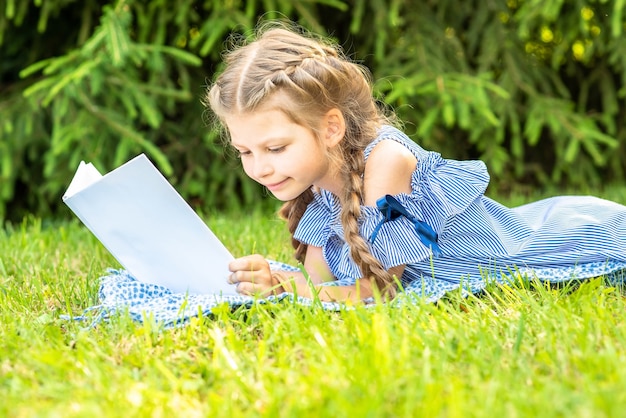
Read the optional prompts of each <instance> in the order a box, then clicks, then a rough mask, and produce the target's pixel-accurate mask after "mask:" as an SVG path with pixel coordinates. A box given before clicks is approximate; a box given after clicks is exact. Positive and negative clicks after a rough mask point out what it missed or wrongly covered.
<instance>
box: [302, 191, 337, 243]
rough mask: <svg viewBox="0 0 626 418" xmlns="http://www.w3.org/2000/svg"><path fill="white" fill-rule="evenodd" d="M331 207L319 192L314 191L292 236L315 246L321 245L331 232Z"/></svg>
mask: <svg viewBox="0 0 626 418" xmlns="http://www.w3.org/2000/svg"><path fill="white" fill-rule="evenodd" d="M331 216H332V214H331V209H330V207H329V206H328V204H327V203H326V202H325V201H324V197H323V196H322V195H321V194H318V193H315V194H314V195H313V200H312V201H311V202H310V203H309V205H308V206H307V208H306V210H305V211H304V214H303V215H302V218H300V222H298V226H297V228H296V230H295V232H294V235H293V237H294V238H295V239H297V240H298V241H300V242H303V243H305V244H307V245H313V246H315V247H323V246H324V244H326V242H327V241H328V237H329V234H330V232H331V228H330V220H331Z"/></svg>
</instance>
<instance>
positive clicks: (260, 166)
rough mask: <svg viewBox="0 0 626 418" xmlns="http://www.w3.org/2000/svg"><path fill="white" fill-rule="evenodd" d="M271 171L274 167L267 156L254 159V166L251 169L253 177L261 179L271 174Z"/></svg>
mask: <svg viewBox="0 0 626 418" xmlns="http://www.w3.org/2000/svg"><path fill="white" fill-rule="evenodd" d="M273 172H274V168H273V167H272V164H271V162H270V161H269V159H268V158H264V157H263V156H260V157H257V158H255V159H254V167H253V169H252V173H253V174H254V177H256V178H258V179H261V178H263V177H266V176H268V175H270V174H272V173H273Z"/></svg>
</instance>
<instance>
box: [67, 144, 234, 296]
mask: <svg viewBox="0 0 626 418" xmlns="http://www.w3.org/2000/svg"><path fill="white" fill-rule="evenodd" d="M87 170H89V169H88V168H87ZM96 171H97V170H96ZM88 172H89V171H88ZM90 175H93V172H91V174H90ZM90 175H89V176H90ZM86 183H89V182H86ZM77 184H79V186H80V185H82V184H81V183H77ZM70 189H72V185H71V184H70ZM70 189H68V193H67V195H68V197H66V198H65V200H64V201H65V203H66V204H67V205H68V206H69V207H70V208H71V209H72V210H73V211H74V213H76V215H77V216H78V217H79V218H80V219H81V221H82V222H83V223H84V224H85V225H86V226H87V227H88V228H89V229H90V230H91V231H92V232H93V233H94V235H95V236H96V237H97V238H98V239H99V240H100V242H101V243H102V244H103V245H104V246H105V247H106V248H107V249H108V250H109V251H110V252H111V254H112V255H113V256H114V257H115V258H116V259H117V261H119V263H120V264H121V265H122V266H123V267H124V268H126V269H127V270H128V271H129V272H130V273H131V274H132V275H133V276H134V277H135V278H137V279H138V280H140V281H144V282H147V283H154V284H158V285H162V286H165V287H167V288H169V289H170V290H172V291H173V292H189V293H197V294H223V295H228V294H230V295H232V294H236V291H235V288H234V286H233V285H230V284H228V283H227V277H228V275H229V274H230V272H229V271H228V263H229V262H230V261H231V260H232V259H233V256H232V255H231V254H230V252H229V251H228V250H227V249H226V247H224V245H223V244H222V243H221V242H220V240H219V239H218V238H217V237H216V236H215V235H214V234H213V232H212V231H211V230H210V229H209V228H208V227H207V226H206V224H205V223H204V222H203V221H202V220H201V219H200V217H199V216H198V215H197V214H196V213H195V212H194V211H193V209H192V208H191V207H190V206H189V205H188V204H187V202H185V201H184V199H183V198H182V197H181V196H180V195H179V194H178V192H176V190H175V189H174V188H173V187H172V186H171V185H170V183H169V182H168V181H167V180H166V179H165V177H163V175H162V174H161V173H160V172H159V171H158V170H157V169H156V167H154V165H152V163H151V162H150V161H149V160H148V158H147V157H146V156H145V155H143V154H142V155H140V156H138V157H136V158H134V159H133V160H131V161H129V162H128V163H126V164H124V165H122V166H121V167H119V168H117V169H115V170H113V171H112V172H110V173H108V174H105V175H104V176H102V177H101V178H100V179H99V180H97V181H95V182H92V183H90V184H88V185H87V186H85V187H83V188H82V189H81V190H80V191H78V192H76V193H74V194H73V195H72V194H70V193H69V192H71V191H72V190H70Z"/></svg>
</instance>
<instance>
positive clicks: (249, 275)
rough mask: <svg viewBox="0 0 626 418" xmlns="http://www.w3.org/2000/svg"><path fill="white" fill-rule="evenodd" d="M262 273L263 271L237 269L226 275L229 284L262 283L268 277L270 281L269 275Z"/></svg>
mask: <svg viewBox="0 0 626 418" xmlns="http://www.w3.org/2000/svg"><path fill="white" fill-rule="evenodd" d="M263 273H264V272H263V271H248V270H239V271H236V272H234V273H232V274H231V275H229V276H228V283H230V284H235V283H242V282H250V283H262V282H266V281H268V279H269V281H270V283H271V276H270V277H265V276H267V275H266V274H263Z"/></svg>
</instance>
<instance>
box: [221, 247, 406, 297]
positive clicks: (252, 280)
mask: <svg viewBox="0 0 626 418" xmlns="http://www.w3.org/2000/svg"><path fill="white" fill-rule="evenodd" d="M229 268H230V270H231V271H232V272H233V273H232V274H231V275H230V277H229V282H230V283H236V284H237V292H239V293H241V294H245V295H261V296H264V297H267V296H269V295H272V294H280V293H283V292H289V293H294V294H296V295H298V296H302V297H306V298H310V299H314V298H315V297H318V298H319V299H320V300H321V301H324V302H343V301H347V300H350V301H353V302H360V301H361V300H363V299H366V298H369V297H372V296H373V294H374V293H373V289H372V286H371V282H370V280H369V279H359V280H357V281H356V283H355V284H354V285H349V286H322V285H320V284H321V283H323V282H327V281H332V280H335V278H334V277H333V276H332V274H331V272H330V269H329V268H328V266H327V265H326V262H325V261H324V259H323V257H322V250H321V248H319V247H311V246H309V248H308V249H307V258H306V262H305V269H306V271H307V273H308V274H309V280H307V278H306V277H305V276H304V274H303V273H302V272H299V271H297V272H293V271H278V272H276V271H274V272H272V271H271V269H270V267H269V264H268V263H267V261H266V260H265V258H264V257H263V256H261V255H259V254H255V255H249V256H246V257H242V258H238V259H236V260H234V261H232V262H231V263H230V265H229ZM403 271H404V266H397V267H394V268H392V269H390V270H389V272H390V273H391V274H393V275H395V276H396V277H401V276H402V272H403Z"/></svg>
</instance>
